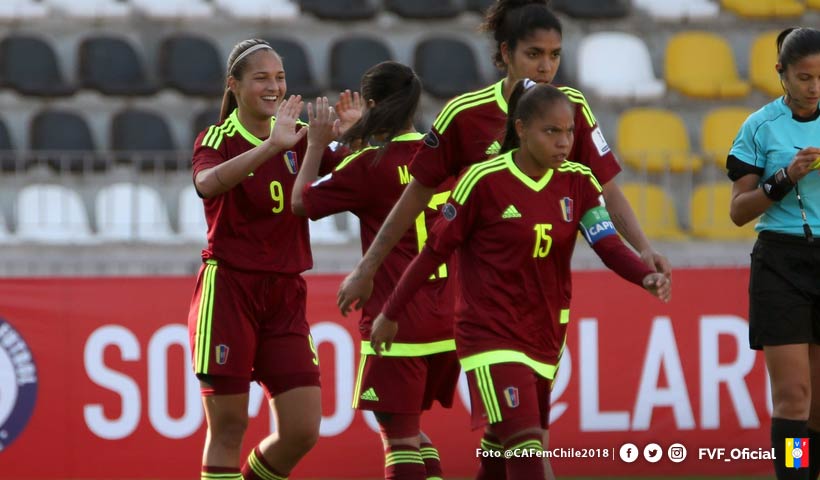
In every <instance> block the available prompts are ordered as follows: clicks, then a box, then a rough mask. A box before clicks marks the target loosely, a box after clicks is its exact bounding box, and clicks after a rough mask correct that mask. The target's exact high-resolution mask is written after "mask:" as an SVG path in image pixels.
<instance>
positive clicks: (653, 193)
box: [621, 183, 686, 240]
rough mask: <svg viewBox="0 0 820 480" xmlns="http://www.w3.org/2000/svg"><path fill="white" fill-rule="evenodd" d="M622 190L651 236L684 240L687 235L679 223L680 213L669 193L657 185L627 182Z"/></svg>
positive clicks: (647, 233) (657, 238)
mask: <svg viewBox="0 0 820 480" xmlns="http://www.w3.org/2000/svg"><path fill="white" fill-rule="evenodd" d="M621 191H623V193H624V196H626V198H627V200H629V205H631V206H632V210H633V211H634V212H635V215H636V216H637V217H638V223H640V224H641V227H643V231H644V233H646V235H647V236H648V237H649V238H653V239H656V240H684V239H686V235H685V234H684V233H683V231H681V229H680V224H679V223H678V213H677V211H676V210H675V204H674V202H673V201H672V199H671V198H670V197H669V195H667V194H666V192H665V191H664V190H663V189H662V188H661V187H658V186H657V185H650V184H646V183H625V184H623V185H621Z"/></svg>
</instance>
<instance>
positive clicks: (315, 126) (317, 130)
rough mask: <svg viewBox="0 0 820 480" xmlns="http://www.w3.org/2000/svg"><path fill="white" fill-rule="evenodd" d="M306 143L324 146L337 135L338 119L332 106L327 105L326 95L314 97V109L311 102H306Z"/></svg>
mask: <svg viewBox="0 0 820 480" xmlns="http://www.w3.org/2000/svg"><path fill="white" fill-rule="evenodd" d="M307 111H308V121H309V122H310V129H309V131H308V144H309V145H321V146H326V145H328V144H329V143H330V142H332V141H333V140H334V139H336V137H338V136H339V119H338V118H336V113H335V112H334V110H333V107H331V106H330V105H329V102H328V100H327V97H319V98H317V99H316V110H315V112H314V108H313V104H311V103H308V106H307Z"/></svg>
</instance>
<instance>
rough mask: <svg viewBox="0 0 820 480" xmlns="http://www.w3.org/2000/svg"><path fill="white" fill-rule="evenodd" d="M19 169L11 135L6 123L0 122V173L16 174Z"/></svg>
mask: <svg viewBox="0 0 820 480" xmlns="http://www.w3.org/2000/svg"><path fill="white" fill-rule="evenodd" d="M17 169H18V168H17V155H15V152H14V144H13V143H12V141H11V135H10V134H9V130H8V128H7V127H6V122H4V121H3V120H0V171H3V172H14V171H16V170H17Z"/></svg>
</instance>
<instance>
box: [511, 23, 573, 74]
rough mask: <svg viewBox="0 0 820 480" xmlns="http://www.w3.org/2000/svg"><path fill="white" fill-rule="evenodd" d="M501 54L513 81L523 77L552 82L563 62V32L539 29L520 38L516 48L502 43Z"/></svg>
mask: <svg viewBox="0 0 820 480" xmlns="http://www.w3.org/2000/svg"><path fill="white" fill-rule="evenodd" d="M501 55H502V57H503V58H504V63H506V64H507V76H508V78H510V79H511V80H512V82H513V83H514V82H516V81H518V80H521V79H523V78H529V79H531V80H533V81H536V82H538V83H551V82H552V79H553V78H555V74H556V73H558V66H559V65H560V63H561V34H560V33H558V32H557V31H556V30H544V29H538V30H536V31H534V32H533V33H532V35H530V36H528V37H526V38H522V39H520V40H518V43H517V44H516V46H515V50H509V48H508V47H507V44H506V43H503V44H501Z"/></svg>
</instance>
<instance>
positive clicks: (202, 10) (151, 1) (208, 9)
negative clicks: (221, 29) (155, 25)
mask: <svg viewBox="0 0 820 480" xmlns="http://www.w3.org/2000/svg"><path fill="white" fill-rule="evenodd" d="M129 2H130V3H131V4H132V5H133V7H134V10H136V11H137V12H139V13H141V14H143V15H145V16H146V17H149V18H153V19H156V20H197V19H206V18H212V17H213V16H214V7H213V5H211V4H210V3H208V2H205V1H203V0H129Z"/></svg>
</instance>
